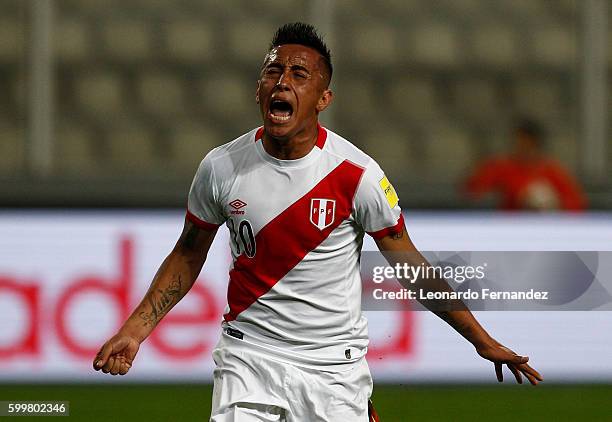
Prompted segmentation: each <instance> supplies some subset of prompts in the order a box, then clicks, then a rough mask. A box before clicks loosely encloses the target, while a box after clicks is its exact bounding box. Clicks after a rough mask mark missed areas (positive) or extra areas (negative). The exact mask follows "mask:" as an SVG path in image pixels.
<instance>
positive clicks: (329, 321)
mask: <svg viewBox="0 0 612 422" xmlns="http://www.w3.org/2000/svg"><path fill="white" fill-rule="evenodd" d="M262 133H263V129H262V128H259V129H254V130H252V131H250V132H249V133H247V134H245V135H243V136H241V137H239V138H237V139H236V140H234V141H232V142H230V143H227V144H225V145H222V146H220V147H217V148H215V149H213V150H212V151H211V152H210V153H209V154H208V155H206V157H205V158H204V159H203V160H202V163H201V164H200V166H199V168H198V171H197V173H196V175H195V178H194V181H193V184H192V186H191V190H190V192H189V200H188V211H187V217H188V218H189V219H190V221H192V222H193V223H195V224H196V225H198V226H199V227H203V228H206V229H213V228H216V227H218V226H220V225H221V224H223V223H225V224H227V227H228V228H229V230H230V246H231V251H232V257H233V262H232V265H231V267H230V271H229V278H230V280H229V286H228V292H227V301H228V305H227V307H226V310H225V313H224V315H223V327H224V331H225V333H226V334H229V335H232V336H234V337H237V338H239V339H241V340H242V341H243V342H244V344H245V345H247V346H248V347H253V348H256V349H258V350H259V351H263V352H265V353H267V354H269V355H272V356H275V357H277V358H279V359H283V360H286V361H289V362H291V363H296V364H301V365H304V366H310V367H316V368H327V369H330V370H333V369H339V368H341V367H343V366H344V365H343V364H346V363H353V362H355V361H356V360H358V359H360V358H361V357H362V356H364V355H365V353H366V352H367V346H368V332H367V321H366V319H365V317H364V316H363V315H362V313H361V278H360V274H359V255H360V252H361V246H362V241H363V236H364V233H366V232H367V233H369V234H370V235H372V236H373V237H375V238H380V237H383V236H385V235H388V234H393V233H396V232H398V231H401V230H402V229H403V226H404V224H403V219H402V214H401V210H400V207H399V203H398V202H399V201H398V198H397V195H396V193H395V191H394V190H393V187H392V186H391V184H390V183H389V181H388V180H387V178H386V177H385V175H384V173H383V172H382V170H381V169H380V167H379V166H378V164H377V163H376V162H375V161H374V160H373V159H371V158H370V157H369V156H368V155H366V154H365V153H364V152H362V151H360V150H359V149H358V148H357V147H355V146H354V145H352V144H351V143H350V142H348V141H347V140H346V139H344V138H342V137H340V136H339V135H337V134H335V133H333V132H331V131H329V130H327V129H325V128H323V127H321V126H319V132H318V139H317V143H316V146H315V147H314V148H313V149H312V150H311V151H310V152H309V153H308V154H307V155H306V156H305V157H302V158H299V159H297V160H279V159H277V158H274V157H272V156H271V155H269V154H268V153H267V152H266V151H265V149H264V148H263V141H262V140H261V135H262Z"/></svg>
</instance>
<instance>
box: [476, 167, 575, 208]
mask: <svg viewBox="0 0 612 422" xmlns="http://www.w3.org/2000/svg"><path fill="white" fill-rule="evenodd" d="M467 190H468V193H469V194H470V195H472V196H473V197H475V198H479V197H481V196H482V195H483V194H485V193H488V192H497V193H499V194H501V196H502V198H501V202H500V208H501V209H505V210H521V209H523V210H525V209H532V210H538V209H539V210H546V209H549V210H553V209H558V210H574V211H577V210H583V209H584V208H585V207H586V199H585V196H584V193H583V192H582V190H581V188H580V186H578V184H577V183H576V181H575V180H574V179H573V178H572V176H571V175H570V174H569V173H568V172H567V171H566V170H565V169H564V168H563V167H561V165H560V164H559V163H557V162H556V161H554V160H551V159H535V160H530V161H521V160H519V159H518V158H514V157H501V158H493V159H489V160H487V161H485V162H484V163H483V164H481V165H480V166H479V167H478V168H477V169H476V171H475V172H474V174H473V175H472V176H471V177H470V178H469V180H468V183H467Z"/></svg>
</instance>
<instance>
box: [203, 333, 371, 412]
mask: <svg viewBox="0 0 612 422" xmlns="http://www.w3.org/2000/svg"><path fill="white" fill-rule="evenodd" d="M237 342H241V340H238V339H234V338H232V337H230V336H228V335H227V334H225V333H224V334H223V335H222V338H221V341H220V342H219V344H218V345H217V347H216V348H215V350H214V351H213V358H214V360H215V363H216V365H217V367H216V369H215V371H214V389H213V399H212V413H211V416H210V421H211V422H255V421H257V422H261V421H275V422H280V421H282V422H318V421H320V422H329V421H333V422H367V421H368V399H369V398H370V395H371V394H372V377H371V375H370V370H369V368H368V364H367V362H366V360H365V358H362V359H360V360H358V361H357V362H355V363H354V364H353V365H350V369H348V370H345V371H343V372H329V371H321V370H316V369H311V368H306V367H302V366H297V365H293V364H290V363H287V362H283V361H280V360H277V359H272V358H270V357H269V356H266V355H264V354H262V353H260V352H258V351H254V350H251V349H249V348H248V346H247V347H245V346H244V345H241V344H240V343H237Z"/></svg>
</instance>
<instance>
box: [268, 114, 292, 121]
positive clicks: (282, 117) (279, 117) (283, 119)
mask: <svg viewBox="0 0 612 422" xmlns="http://www.w3.org/2000/svg"><path fill="white" fill-rule="evenodd" d="M270 116H271V117H272V118H273V119H274V120H280V121H281V122H286V121H287V120H289V119H290V118H291V115H289V116H277V115H276V114H270Z"/></svg>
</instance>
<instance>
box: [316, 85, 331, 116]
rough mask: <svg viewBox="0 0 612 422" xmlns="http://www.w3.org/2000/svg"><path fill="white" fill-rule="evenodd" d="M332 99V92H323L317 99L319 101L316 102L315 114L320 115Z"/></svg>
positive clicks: (329, 90)
mask: <svg viewBox="0 0 612 422" xmlns="http://www.w3.org/2000/svg"><path fill="white" fill-rule="evenodd" d="M333 99H334V93H333V92H332V90H331V89H326V90H325V91H323V94H321V97H320V98H319V101H318V102H317V107H316V109H317V113H320V112H322V111H323V110H325V109H326V108H327V107H329V105H330V104H331V103H332V100H333Z"/></svg>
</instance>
